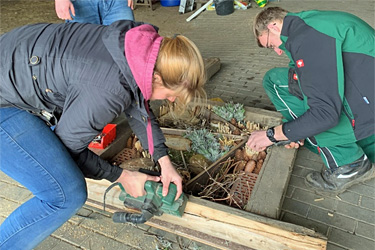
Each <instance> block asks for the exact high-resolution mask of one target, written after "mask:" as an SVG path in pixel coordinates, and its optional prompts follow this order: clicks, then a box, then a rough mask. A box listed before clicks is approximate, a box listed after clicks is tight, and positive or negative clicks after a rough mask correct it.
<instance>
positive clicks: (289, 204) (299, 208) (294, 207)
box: [282, 198, 310, 218]
mask: <svg viewBox="0 0 375 250" xmlns="http://www.w3.org/2000/svg"><path fill="white" fill-rule="evenodd" d="M309 208H310V205H309V204H306V203H303V202H300V201H297V200H294V199H289V198H285V199H284V203H283V206H282V210H285V211H288V212H291V213H294V214H298V215H300V216H303V217H305V218H306V217H307V214H308V211H309Z"/></svg>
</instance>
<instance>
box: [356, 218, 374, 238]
mask: <svg viewBox="0 0 375 250" xmlns="http://www.w3.org/2000/svg"><path fill="white" fill-rule="evenodd" d="M355 234H356V235H358V236H363V237H365V238H368V239H370V240H375V225H370V224H367V223H364V222H360V221H359V222H358V225H357V228H356V230H355Z"/></svg>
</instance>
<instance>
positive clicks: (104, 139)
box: [89, 123, 117, 149]
mask: <svg viewBox="0 0 375 250" xmlns="http://www.w3.org/2000/svg"><path fill="white" fill-rule="evenodd" d="M116 126H117V125H116V124H111V123H110V124H107V125H106V126H105V127H104V128H103V131H102V132H101V133H100V134H99V135H97V136H96V137H95V139H94V140H92V142H90V144H89V148H99V149H105V148H106V147H107V146H108V145H109V144H110V143H111V142H113V141H114V140H115V139H116Z"/></svg>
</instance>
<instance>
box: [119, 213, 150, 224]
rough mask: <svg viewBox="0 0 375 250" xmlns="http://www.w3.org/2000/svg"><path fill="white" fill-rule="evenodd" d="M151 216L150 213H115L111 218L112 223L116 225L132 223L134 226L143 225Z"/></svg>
mask: <svg viewBox="0 0 375 250" xmlns="http://www.w3.org/2000/svg"><path fill="white" fill-rule="evenodd" d="M152 216H153V215H152V214H150V213H142V214H136V213H126V212H115V213H114V214H113V216H112V220H113V222H116V223H127V222H130V223H134V224H142V223H145V222H146V221H147V220H148V219H150V218H151V217H152Z"/></svg>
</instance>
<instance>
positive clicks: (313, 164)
mask: <svg viewBox="0 0 375 250" xmlns="http://www.w3.org/2000/svg"><path fill="white" fill-rule="evenodd" d="M294 164H295V165H299V166H302V167H304V168H306V169H308V170H310V171H309V172H312V171H317V172H320V171H321V170H322V168H323V167H324V165H323V163H322V162H321V161H312V160H306V158H302V157H301V158H300V157H298V155H297V158H296V161H295V163H294Z"/></svg>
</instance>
